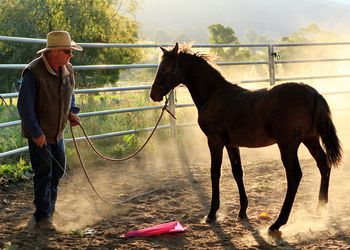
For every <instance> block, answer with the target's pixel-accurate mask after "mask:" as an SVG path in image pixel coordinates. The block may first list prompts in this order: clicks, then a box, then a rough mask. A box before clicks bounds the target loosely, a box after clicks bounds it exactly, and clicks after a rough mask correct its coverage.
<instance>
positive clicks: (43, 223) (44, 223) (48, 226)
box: [35, 218, 57, 231]
mask: <svg viewBox="0 0 350 250" xmlns="http://www.w3.org/2000/svg"><path fill="white" fill-rule="evenodd" d="M35 227H36V228H37V229H40V230H50V231H56V230H57V227H56V225H55V224H54V223H53V222H52V221H51V220H50V219H49V218H42V219H39V220H38V221H37V222H36V225H35Z"/></svg>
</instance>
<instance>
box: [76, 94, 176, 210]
mask: <svg viewBox="0 0 350 250" xmlns="http://www.w3.org/2000/svg"><path fill="white" fill-rule="evenodd" d="M172 92H173V90H172V91H171V93H172ZM171 93H170V94H171ZM168 101H169V99H166V101H165V104H164V106H163V108H162V112H161V114H160V116H159V118H158V121H157V123H156V125H155V126H154V128H153V130H152V132H151V134H150V135H149V136H148V138H147V140H146V141H145V143H144V144H143V145H142V146H141V148H139V149H138V150H137V151H136V152H135V153H133V154H131V155H129V156H127V157H123V158H119V159H117V158H110V157H107V156H104V155H102V154H101V153H100V152H99V151H98V150H97V149H96V148H95V147H94V146H93V145H92V142H91V140H90V139H89V137H88V135H87V134H86V132H85V130H84V128H83V126H82V125H81V124H79V126H80V128H81V129H82V131H83V133H84V136H85V138H86V140H87V142H88V143H89V145H90V146H91V148H92V149H93V150H94V152H95V153H96V154H97V155H99V156H100V157H101V158H103V159H105V160H109V161H126V160H128V159H130V158H132V157H134V156H135V155H137V154H138V153H139V152H141V150H142V149H143V148H144V147H145V146H146V145H147V143H148V142H149V140H150V139H151V137H152V136H153V134H154V132H155V131H156V129H157V127H158V125H159V123H160V121H161V119H162V117H163V114H164V111H167V112H168V113H169V114H170V115H171V116H172V117H174V118H175V116H174V115H173V114H172V113H171V112H170V110H168V108H167V105H168ZM175 119H176V118H175ZM70 130H71V133H72V139H73V143H74V146H75V149H76V151H77V155H78V158H79V162H80V165H81V167H82V169H83V171H84V174H85V176H86V179H87V180H88V182H89V184H90V186H91V188H92V190H93V191H94V192H95V194H96V195H97V196H98V197H99V198H100V199H101V200H102V201H104V202H105V203H108V204H111V205H119V204H121V203H124V202H126V201H128V200H131V199H133V198H134V197H131V198H129V199H127V200H125V201H122V202H111V201H108V200H107V199H106V198H104V197H103V196H102V195H101V194H100V193H99V192H98V191H97V190H96V188H95V186H94V185H93V183H92V181H91V178H90V176H89V174H88V172H87V169H86V167H85V164H84V162H83V159H82V157H81V154H80V150H79V147H78V144H77V141H76V138H75V135H74V132H73V127H72V126H70ZM160 189H162V187H160V188H156V189H153V190H151V191H149V192H147V193H145V194H150V193H153V192H155V191H158V190H160Z"/></svg>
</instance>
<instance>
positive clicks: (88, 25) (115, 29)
mask: <svg viewBox="0 0 350 250" xmlns="http://www.w3.org/2000/svg"><path fill="white" fill-rule="evenodd" d="M136 8H137V1H136V0H131V1H123V0H2V1H1V5H0V34H2V35H7V36H19V37H33V38H45V37H46V34H47V33H48V32H49V31H52V30H67V31H69V33H70V34H71V36H72V38H73V39H74V40H75V41H77V42H103V43H134V42H136V41H137V40H138V25H137V23H136V21H135V20H133V19H132V18H131V17H130V16H131V15H128V14H130V13H134V12H135V10H136ZM122 12H123V13H125V14H124V15H123V14H122ZM42 47H43V44H24V43H14V42H0V63H6V64H7V63H28V62H30V61H31V60H32V59H33V58H35V57H36V55H35V52H36V51H37V50H39V49H40V48H42ZM140 56H141V54H140V53H139V52H137V51H136V50H134V49H118V48H84V51H83V52H77V53H74V58H73V59H72V62H73V64H75V65H85V64H117V63H120V64H124V63H132V62H134V61H135V60H137V59H139V58H140ZM19 77H20V72H18V71H14V70H3V71H2V72H1V74H0V82H1V84H0V92H8V91H13V89H12V87H11V86H12V85H13V83H14V82H16V81H17V80H18V79H19ZM118 77H119V71H117V70H99V71H96V70H94V71H80V72H76V78H77V83H79V84H81V87H89V86H100V85H104V84H107V83H114V82H115V81H117V80H118Z"/></svg>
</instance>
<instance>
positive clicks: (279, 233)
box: [269, 228, 282, 238]
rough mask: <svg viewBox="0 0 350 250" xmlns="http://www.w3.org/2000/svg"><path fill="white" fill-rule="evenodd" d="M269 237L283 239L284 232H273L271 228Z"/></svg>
mask: <svg viewBox="0 0 350 250" xmlns="http://www.w3.org/2000/svg"><path fill="white" fill-rule="evenodd" d="M269 235H270V236H271V237H272V238H281V236H282V232H281V231H280V230H278V229H276V230H272V229H271V228H269Z"/></svg>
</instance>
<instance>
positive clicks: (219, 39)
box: [208, 24, 239, 60]
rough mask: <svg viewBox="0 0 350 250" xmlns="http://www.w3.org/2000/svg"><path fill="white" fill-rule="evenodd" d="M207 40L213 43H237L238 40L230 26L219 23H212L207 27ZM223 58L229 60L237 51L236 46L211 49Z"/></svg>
mask: <svg viewBox="0 0 350 250" xmlns="http://www.w3.org/2000/svg"><path fill="white" fill-rule="evenodd" d="M208 31H209V42H210V43H213V44H239V40H238V38H237V36H236V34H235V32H234V31H233V29H232V28H231V27H225V26H223V25H221V24H212V25H210V26H209V27H208ZM212 51H213V52H214V53H216V54H217V56H218V57H219V58H221V59H223V60H230V59H232V58H233V57H234V55H235V54H236V53H237V51H238V48H235V47H232V48H215V49H212Z"/></svg>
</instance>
